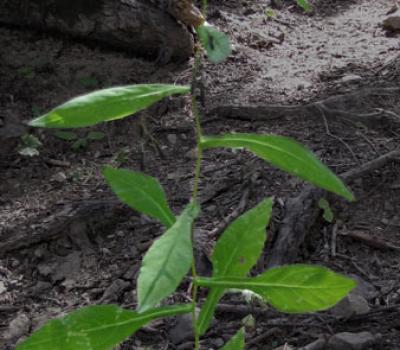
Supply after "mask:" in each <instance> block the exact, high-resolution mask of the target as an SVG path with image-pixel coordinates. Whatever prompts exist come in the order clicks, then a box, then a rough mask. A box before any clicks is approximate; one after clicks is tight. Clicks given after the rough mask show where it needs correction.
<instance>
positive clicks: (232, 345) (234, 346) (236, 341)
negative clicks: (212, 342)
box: [221, 328, 244, 350]
mask: <svg viewBox="0 0 400 350" xmlns="http://www.w3.org/2000/svg"><path fill="white" fill-rule="evenodd" d="M243 349H244V329H243V328H241V329H240V330H239V331H238V332H237V333H236V334H235V335H234V336H233V337H232V338H231V339H230V340H229V341H228V342H227V343H226V344H225V345H224V346H223V347H222V348H221V350H243Z"/></svg>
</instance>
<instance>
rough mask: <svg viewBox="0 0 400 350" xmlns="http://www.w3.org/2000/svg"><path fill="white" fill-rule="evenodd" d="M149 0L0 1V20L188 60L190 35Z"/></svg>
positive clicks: (164, 58) (145, 54)
mask: <svg viewBox="0 0 400 350" xmlns="http://www.w3.org/2000/svg"><path fill="white" fill-rule="evenodd" d="M154 1H155V0H154ZM154 1H152V2H149V1H145V0H70V1H65V0H0V24H3V25H4V24H5V25H14V26H22V27H29V28H37V29H40V30H50V31H56V32H60V33H63V34H68V35H71V36H74V37H78V38H83V39H87V40H92V41H96V42H100V43H103V44H106V45H109V46H112V47H117V48H122V49H128V50H129V51H130V52H132V53H134V54H137V55H139V56H142V57H146V58H149V59H158V60H161V61H163V62H165V63H166V62H168V61H170V60H176V61H183V60H185V59H187V58H188V57H190V56H191V54H192V52H193V37H192V35H191V34H190V33H189V31H188V30H187V28H186V27H184V26H183V25H181V24H179V23H178V22H177V20H176V19H175V18H173V17H172V16H171V15H170V14H169V13H168V12H165V11H163V10H162V9H161V8H159V7H157V6H155V5H154Z"/></svg>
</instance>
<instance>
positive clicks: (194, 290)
mask: <svg viewBox="0 0 400 350" xmlns="http://www.w3.org/2000/svg"><path fill="white" fill-rule="evenodd" d="M200 60H201V49H200V47H198V46H197V47H196V51H195V63H194V67H193V72H192V73H193V75H192V113H193V116H194V120H195V131H196V164H195V169H194V183H193V194H192V199H193V201H197V197H198V193H199V181H200V171H201V160H202V158H203V152H202V149H201V147H200V139H201V135H202V131H201V123H200V111H199V107H198V105H197V99H196V79H197V76H198V73H199V69H200ZM192 242H194V228H193V227H192ZM192 275H193V280H196V277H197V271H196V263H195V260H194V259H193V262H192ZM197 292H198V285H197V283H194V284H193V287H192V304H193V308H192V320H193V332H194V349H195V350H199V349H200V334H199V330H198V327H197V315H196V304H197Z"/></svg>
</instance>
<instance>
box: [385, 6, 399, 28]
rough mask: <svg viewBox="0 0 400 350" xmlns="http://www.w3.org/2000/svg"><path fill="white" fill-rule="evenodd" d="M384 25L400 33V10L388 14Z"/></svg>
mask: <svg viewBox="0 0 400 350" xmlns="http://www.w3.org/2000/svg"><path fill="white" fill-rule="evenodd" d="M382 25H383V27H384V28H385V29H386V30H389V31H391V32H397V33H400V10H398V11H396V12H395V13H392V14H390V15H389V16H387V17H386V18H385V19H384V20H383V23H382Z"/></svg>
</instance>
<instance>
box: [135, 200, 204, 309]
mask: <svg viewBox="0 0 400 350" xmlns="http://www.w3.org/2000/svg"><path fill="white" fill-rule="evenodd" d="M198 214H199V207H198V206H197V205H196V204H193V203H191V204H189V205H188V206H187V207H186V209H185V210H184V211H183V213H182V214H181V215H180V216H179V217H178V218H177V220H176V222H175V224H174V225H173V226H172V227H171V228H170V229H169V230H168V231H167V232H165V233H164V234H163V235H162V236H161V237H160V238H158V239H157V240H156V241H155V242H154V243H153V245H152V246H151V247H150V249H149V250H148V252H147V253H146V255H145V256H144V258H143V261H142V266H141V268H140V273H139V277H138V281H137V296H138V310H139V311H140V312H143V311H146V310H148V309H150V308H152V307H154V306H155V305H157V304H158V303H159V302H160V301H161V300H162V299H164V298H165V297H167V296H168V295H170V294H171V293H173V292H174V291H175V289H176V288H177V287H178V285H179V284H180V282H181V281H182V279H183V277H185V275H186V274H187V272H188V270H189V269H190V266H191V264H192V260H193V251H192V239H191V238H192V237H191V236H192V225H193V221H194V219H195V218H196V217H197V215H198Z"/></svg>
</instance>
